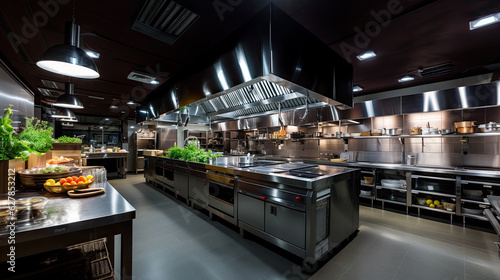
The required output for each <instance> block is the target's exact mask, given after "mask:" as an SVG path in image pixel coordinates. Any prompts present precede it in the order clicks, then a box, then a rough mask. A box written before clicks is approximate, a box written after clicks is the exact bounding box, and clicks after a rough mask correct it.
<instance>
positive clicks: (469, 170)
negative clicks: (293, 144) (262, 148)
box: [218, 155, 500, 178]
mask: <svg viewBox="0 0 500 280" xmlns="http://www.w3.org/2000/svg"><path fill="white" fill-rule="evenodd" d="M258 159H266V160H283V161H287V162H304V163H312V164H320V165H334V166H343V167H353V168H378V169H393V170H394V169H397V170H407V171H415V172H429V173H441V174H451V175H462V176H478V177H490V178H500V169H495V168H477V167H452V166H449V167H444V166H430V165H416V166H410V165H406V164H400V163H377V162H331V161H329V160H326V159H320V158H284V157H276V156H272V155H267V156H263V157H257V156H256V157H255V160H258ZM218 166H222V167H228V168H234V169H235V170H241V169H242V168H238V167H234V166H229V165H218Z"/></svg>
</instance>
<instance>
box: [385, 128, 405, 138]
mask: <svg viewBox="0 0 500 280" xmlns="http://www.w3.org/2000/svg"><path fill="white" fill-rule="evenodd" d="M383 134H386V135H391V136H396V135H401V134H403V130H402V129H401V128H388V129H386V128H384V133H383Z"/></svg>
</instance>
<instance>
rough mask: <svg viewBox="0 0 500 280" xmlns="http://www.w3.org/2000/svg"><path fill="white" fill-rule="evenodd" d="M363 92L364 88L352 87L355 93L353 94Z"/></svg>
mask: <svg viewBox="0 0 500 280" xmlns="http://www.w3.org/2000/svg"><path fill="white" fill-rule="evenodd" d="M362 90H363V88H362V87H360V86H353V87H352V91H353V92H358V91H362Z"/></svg>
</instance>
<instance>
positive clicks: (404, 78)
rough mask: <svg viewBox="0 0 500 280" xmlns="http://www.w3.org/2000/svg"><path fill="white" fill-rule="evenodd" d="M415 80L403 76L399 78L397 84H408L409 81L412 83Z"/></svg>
mask: <svg viewBox="0 0 500 280" xmlns="http://www.w3.org/2000/svg"><path fill="white" fill-rule="evenodd" d="M413 80H415V78H413V77H410V76H404V77H401V78H400V79H399V80H398V82H400V83H404V82H409V81H413Z"/></svg>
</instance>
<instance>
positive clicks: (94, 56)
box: [85, 50, 101, 59]
mask: <svg viewBox="0 0 500 280" xmlns="http://www.w3.org/2000/svg"><path fill="white" fill-rule="evenodd" d="M85 53H86V54H87V55H88V56H90V57H91V58H95V59H98V58H99V57H100V56H101V54H100V53H98V52H94V51H91V50H85Z"/></svg>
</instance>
